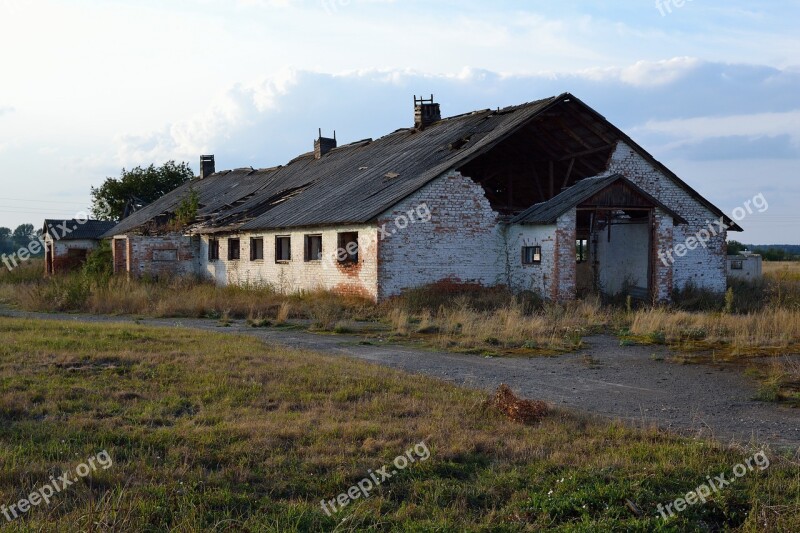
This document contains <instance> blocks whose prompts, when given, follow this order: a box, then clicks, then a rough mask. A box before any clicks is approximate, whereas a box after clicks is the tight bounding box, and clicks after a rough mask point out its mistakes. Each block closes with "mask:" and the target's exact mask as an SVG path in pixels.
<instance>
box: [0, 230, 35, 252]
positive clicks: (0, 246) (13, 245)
mask: <svg viewBox="0 0 800 533" xmlns="http://www.w3.org/2000/svg"><path fill="white" fill-rule="evenodd" d="M40 233H41V230H36V229H35V227H34V225H33V224H20V225H19V226H17V229H15V230H14V231H11V229H10V228H3V227H0V254H6V255H10V254H13V253H15V252H16V251H17V250H19V249H20V248H27V247H28V245H29V244H30V243H31V241H33V240H36V239H37V238H38V237H39V234H40ZM39 255H44V251H42V252H40V253H39Z"/></svg>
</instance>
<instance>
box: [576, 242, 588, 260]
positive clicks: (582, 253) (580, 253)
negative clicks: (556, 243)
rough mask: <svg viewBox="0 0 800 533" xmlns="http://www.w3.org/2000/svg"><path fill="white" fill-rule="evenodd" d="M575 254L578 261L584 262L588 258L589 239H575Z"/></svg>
mask: <svg viewBox="0 0 800 533" xmlns="http://www.w3.org/2000/svg"><path fill="white" fill-rule="evenodd" d="M575 256H576V257H577V260H578V263H585V262H586V261H588V260H589V241H587V240H586V239H580V240H578V241H575Z"/></svg>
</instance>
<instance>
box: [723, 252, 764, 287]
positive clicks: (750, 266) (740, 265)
mask: <svg viewBox="0 0 800 533" xmlns="http://www.w3.org/2000/svg"><path fill="white" fill-rule="evenodd" d="M762 262H763V261H762V258H761V256H760V255H758V254H754V253H751V252H748V251H744V252H741V253H740V254H739V255H729V256H728V277H730V278H735V279H745V280H757V279H761V276H762V275H763V273H762Z"/></svg>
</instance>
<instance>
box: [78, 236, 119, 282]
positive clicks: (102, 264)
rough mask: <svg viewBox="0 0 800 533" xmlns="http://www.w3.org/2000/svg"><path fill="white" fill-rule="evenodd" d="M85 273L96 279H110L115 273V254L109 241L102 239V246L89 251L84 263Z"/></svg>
mask: <svg viewBox="0 0 800 533" xmlns="http://www.w3.org/2000/svg"><path fill="white" fill-rule="evenodd" d="M83 273H84V274H86V276H87V277H89V278H92V279H96V280H104V279H108V278H109V277H111V276H112V275H113V274H114V254H113V253H112V252H111V243H110V242H109V241H107V240H104V241H101V242H100V246H98V247H97V248H95V249H94V250H92V251H91V252H90V253H89V255H88V256H87V257H86V263H85V264H84V265H83Z"/></svg>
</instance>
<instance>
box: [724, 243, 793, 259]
mask: <svg viewBox="0 0 800 533" xmlns="http://www.w3.org/2000/svg"><path fill="white" fill-rule="evenodd" d="M744 250H749V251H750V252H752V253H754V254H758V255H760V256H761V257H763V258H764V261H800V245H797V244H766V245H756V244H742V243H740V242H739V241H728V254H729V255H736V254H738V253H739V252H742V251H744Z"/></svg>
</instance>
